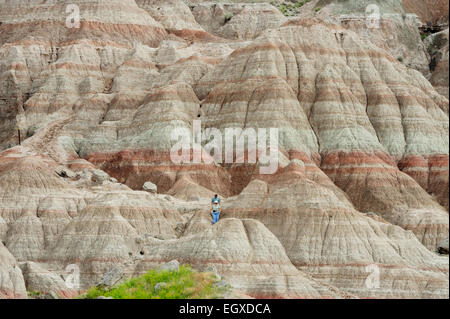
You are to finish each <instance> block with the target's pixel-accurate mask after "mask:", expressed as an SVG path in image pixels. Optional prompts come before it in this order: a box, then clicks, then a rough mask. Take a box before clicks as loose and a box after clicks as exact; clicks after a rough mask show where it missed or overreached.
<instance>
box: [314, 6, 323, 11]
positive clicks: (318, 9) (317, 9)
mask: <svg viewBox="0 0 450 319" xmlns="http://www.w3.org/2000/svg"><path fill="white" fill-rule="evenodd" d="M320 10H322V8H321V7H317V8H315V9H314V12H319V11H320Z"/></svg>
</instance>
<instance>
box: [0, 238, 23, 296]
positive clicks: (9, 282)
mask: <svg viewBox="0 0 450 319" xmlns="http://www.w3.org/2000/svg"><path fill="white" fill-rule="evenodd" d="M26 297H27V291H26V288H25V281H24V279H23V276H22V272H21V271H20V268H19V265H18V264H17V262H16V260H15V259H14V257H13V256H12V255H11V254H10V252H9V251H8V250H7V249H6V248H5V246H4V245H3V243H1V242H0V299H5V298H26Z"/></svg>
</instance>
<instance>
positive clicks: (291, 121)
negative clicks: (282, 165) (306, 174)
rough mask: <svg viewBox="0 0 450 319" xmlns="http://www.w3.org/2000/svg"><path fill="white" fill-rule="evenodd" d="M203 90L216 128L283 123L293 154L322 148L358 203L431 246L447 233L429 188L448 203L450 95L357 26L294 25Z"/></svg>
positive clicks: (226, 65)
mask: <svg viewBox="0 0 450 319" xmlns="http://www.w3.org/2000/svg"><path fill="white" fill-rule="evenodd" d="M317 35H320V37H318V36H317ZM319 39H320V40H319ZM311 43H314V45H313V46H311ZM312 48H314V49H312ZM319 56H320V57H321V58H319ZM324 56H327V59H328V60H327V61H329V62H328V63H324V61H323V57H324ZM321 59H322V60H321ZM311 60H312V61H317V62H316V63H313V64H312V63H310V61H311ZM319 61H320V62H319ZM231 65H233V68H231V67H230V66H231ZM248 65H251V66H252V67H251V68H249V67H248ZM196 92H197V94H198V95H199V96H200V97H201V98H203V97H205V101H204V102H203V110H204V112H205V116H204V117H203V120H204V125H205V126H206V127H218V128H221V129H223V128H225V127H235V126H237V127H244V128H245V127H258V126H262V127H267V128H270V127H277V128H279V129H280V147H283V148H284V150H285V151H286V152H288V153H289V152H291V154H294V153H299V154H303V155H304V156H307V157H309V160H310V161H315V160H316V159H317V158H318V155H319V154H320V156H321V158H322V160H321V162H319V163H316V164H317V165H320V168H321V169H322V170H323V171H324V172H325V173H326V174H327V175H328V176H329V177H330V178H331V180H333V181H334V182H335V184H336V185H338V186H339V187H340V188H341V189H343V190H344V191H346V192H347V194H348V195H349V196H350V198H351V200H352V203H353V204H354V205H355V206H356V208H357V209H358V210H360V211H366V212H367V211H368V210H369V207H372V208H373V209H374V210H376V212H377V213H379V214H381V215H383V216H384V217H386V219H387V220H388V221H389V222H392V223H395V224H397V225H401V226H402V227H405V228H407V229H413V230H414V231H415V232H416V234H417V235H418V236H419V238H420V239H421V240H422V241H423V242H424V244H426V245H427V246H428V247H430V248H432V247H435V246H436V244H437V242H438V241H439V240H441V239H442V238H443V236H444V235H445V234H446V233H447V231H448V221H447V219H448V214H447V212H445V210H444V209H443V208H442V207H441V206H439V205H438V204H436V203H435V202H434V201H433V199H432V198H431V196H429V195H428V194H427V193H426V192H425V191H424V189H423V188H425V189H426V190H429V191H430V193H433V192H436V193H437V194H436V195H437V196H438V198H439V199H440V201H441V203H442V204H444V205H445V201H446V200H445V198H446V197H445V195H446V194H448V140H447V134H448V133H447V130H448V111H447V110H448V100H447V99H445V98H444V97H442V96H440V95H439V94H438V93H437V92H435V91H434V89H433V88H432V86H431V85H430V84H429V83H428V82H427V81H426V79H425V78H424V77H423V76H422V75H421V74H420V73H419V72H417V71H413V70H411V69H407V68H405V67H404V66H403V65H402V64H400V63H398V62H397V61H395V59H393V58H392V57H391V56H389V55H387V54H386V52H385V51H381V50H379V49H378V48H377V47H376V46H374V45H372V44H371V43H368V42H361V41H359V39H358V38H357V37H356V35H355V34H354V33H353V32H349V31H346V30H344V29H342V28H339V27H336V26H334V25H331V24H329V25H327V24H322V23H318V21H314V20H309V21H296V22H290V23H287V24H286V25H284V26H283V27H282V28H280V29H277V30H272V31H270V32H267V33H265V34H264V35H263V36H261V37H259V38H258V39H257V40H255V41H254V43H253V44H251V45H250V46H248V47H246V48H243V49H239V50H235V51H234V52H233V54H232V55H231V56H230V58H229V59H227V60H225V61H224V62H222V63H221V64H219V65H218V66H217V67H216V68H215V69H214V70H213V71H212V72H210V73H208V74H207V75H206V76H205V77H203V78H202V79H201V81H200V82H199V83H198V84H197V86H196ZM281 101H282V102H281ZM274 106H277V107H274ZM284 107H287V108H288V109H289V110H291V111H287V109H284ZM294 110H295V111H294ZM290 112H291V113H290ZM425 118H426V119H427V120H425ZM386 119H389V120H388V121H387V120H386ZM421 119H423V120H421ZM298 141H301V142H300V143H299V142H298ZM294 156H295V155H291V158H293V157H294ZM417 157H419V158H430V159H432V160H430V161H429V162H428V163H429V165H428V170H427V171H425V172H424V173H425V174H426V175H425V176H426V177H427V180H426V181H427V183H426V185H423V188H422V187H420V185H419V184H420V183H421V181H420V179H419V178H418V177H417V175H415V174H414V173H413V172H414V171H415V170H416V171H417V170H421V166H419V165H420V164H415V163H416V162H415V161H414V160H413V159H415V158H417ZM434 158H438V159H439V160H433V159H434ZM399 163H400V164H401V166H400V167H401V168H402V170H404V171H405V172H406V173H408V174H410V175H411V176H412V177H415V178H416V180H417V182H419V184H418V183H417V182H416V181H415V180H413V179H412V178H411V177H409V176H408V175H406V174H405V173H403V172H401V171H400V170H399V169H398V167H397V164H399ZM416 165H417V166H416ZM421 185H422V184H421ZM411 216H422V217H415V218H412V217H411ZM425 216H429V217H427V218H425ZM411 218H412V220H411ZM422 219H424V220H434V221H435V222H432V223H430V224H428V222H425V224H423V221H422ZM427 224H428V226H426V225H427ZM425 233H427V236H424V234H425Z"/></svg>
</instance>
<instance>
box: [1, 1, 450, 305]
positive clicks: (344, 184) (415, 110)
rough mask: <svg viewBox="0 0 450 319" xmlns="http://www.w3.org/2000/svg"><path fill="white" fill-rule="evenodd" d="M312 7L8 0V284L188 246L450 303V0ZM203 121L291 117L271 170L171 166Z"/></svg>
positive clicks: (189, 255)
mask: <svg viewBox="0 0 450 319" xmlns="http://www.w3.org/2000/svg"><path fill="white" fill-rule="evenodd" d="M256 2H258V3H256ZM294 2H295V1H294ZM298 2H299V3H298V4H296V3H292V2H289V3H288V2H282V1H278V2H277V1H273V2H272V3H269V1H243V0H241V1H235V2H233V1H227V2H225V1H214V2H207V1H194V0H192V1H183V0H164V1H163V0H58V1H57V0H0V151H1V153H0V298H27V291H33V292H36V291H39V292H42V293H51V292H53V293H56V294H58V295H59V296H61V297H74V296H76V295H77V294H78V293H79V291H76V290H75V289H73V288H71V287H70V286H68V285H66V284H65V280H66V279H67V278H68V275H69V273H68V272H67V271H66V267H67V266H69V265H77V266H78V267H79V269H80V277H79V278H80V287H79V289H80V290H85V289H87V288H89V287H91V286H95V285H96V284H97V283H98V282H99V281H100V280H101V279H102V278H103V277H104V275H105V273H108V272H110V271H111V270H113V273H114V272H115V273H117V272H119V273H121V274H122V276H123V277H129V276H137V275H140V274H143V273H145V272H146V271H148V269H150V268H155V267H158V266H160V265H162V264H164V263H167V262H169V261H171V260H174V259H176V260H178V261H179V262H180V263H185V264H190V265H192V266H193V267H194V268H195V269H198V270H201V271H205V270H210V269H215V271H217V272H218V273H219V274H220V276H221V277H222V278H223V279H224V280H225V281H226V282H228V283H229V284H231V285H232V287H233V289H234V291H235V292H236V293H238V294H239V295H240V296H247V297H254V298H448V297H449V277H448V270H449V259H448V255H446V254H445V252H447V254H448V235H449V215H448V208H449V202H448V195H449V171H448V163H449V156H448V154H449V133H448V124H449V117H448V110H449V100H448V86H449V84H448V56H449V53H448V1H415V0H403V1H401V0H389V1H376V0H373V1H350V0H347V1H342V0H340V1H338V0H312V1H298ZM369 4H376V5H378V9H379V11H380V14H381V18H380V19H379V20H378V21H377V22H378V23H379V25H378V28H376V27H371V28H368V26H367V24H366V22H367V20H366V14H365V12H366V7H367V6H368V5H369ZM70 5H76V6H77V7H78V8H79V12H80V27H79V28H68V27H67V25H66V20H67V19H68V17H69V15H70V14H72V11H70V10H69V11H66V9H67V8H68V6H70ZM71 8H73V6H71ZM197 119H200V120H201V121H202V127H203V128H204V129H206V128H218V129H220V130H224V129H225V128H230V127H237V128H278V129H279V152H278V158H279V166H278V170H277V172H276V173H275V174H272V175H261V174H260V172H259V167H260V163H257V164H220V163H212V164H206V163H202V164H182V165H178V164H175V163H173V162H172V161H171V159H170V150H171V147H172V145H173V144H174V141H173V140H171V138H170V137H171V132H172V130H173V129H181V128H187V129H189V130H192V125H193V121H194V120H197ZM18 128H20V133H21V145H19V143H18V130H17V129H18ZM147 182H150V183H153V184H155V185H156V186H157V192H156V193H155V192H152V191H148V190H149V189H150V190H151V189H152V188H151V187H150V188H148V187H147V186H146V187H145V188H144V187H143V185H144V184H145V183H147ZM147 185H150V186H151V184H147ZM146 190H147V191H146ZM215 193H218V194H219V195H220V196H221V197H222V209H223V214H222V217H221V220H220V221H219V223H218V224H216V225H212V224H211V218H210V216H209V205H210V198H211V197H212V196H213V195H214V194H215ZM445 246H446V247H445ZM117 269H119V270H117ZM110 273H111V272H110ZM377 274H379V285H377V284H376V280H375V281H371V280H370V279H371V278H373V276H374V275H375V276H376V275H377ZM371 276H372V277H371ZM374 283H375V284H374Z"/></svg>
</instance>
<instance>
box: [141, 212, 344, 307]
mask: <svg viewBox="0 0 450 319" xmlns="http://www.w3.org/2000/svg"><path fill="white" fill-rule="evenodd" d="M203 218H204V217H203ZM197 223H198V221H197ZM144 247H145V248H144V252H145V255H144V258H143V260H142V261H141V263H140V264H139V265H138V269H142V271H144V270H145V269H147V268H148V267H150V266H152V265H155V264H158V263H162V262H164V261H168V260H172V259H173V258H175V257H176V258H177V260H179V261H180V262H184V263H188V264H192V265H194V266H195V267H199V268H205V267H206V265H208V266H214V267H215V268H216V269H217V271H218V273H219V274H221V275H222V276H225V277H226V278H227V281H229V282H230V283H231V284H232V286H233V287H234V288H235V289H238V290H240V291H241V292H243V293H244V294H247V295H250V296H252V297H258V298H273V297H276V298H280V297H281V298H318V297H342V296H345V295H346V294H344V293H342V294H341V295H339V292H338V293H335V292H333V291H332V290H331V289H330V288H327V287H326V286H322V285H320V284H319V283H317V282H315V281H314V280H313V279H310V278H308V277H307V276H305V275H303V274H302V273H301V272H299V271H298V270H297V269H296V268H295V267H294V266H293V265H292V264H291V262H290V261H289V258H288V257H287V256H286V254H285V253H284V248H283V246H282V245H281V244H280V243H279V242H278V240H277V238H276V237H275V236H274V235H273V234H272V233H271V232H270V231H268V230H267V229H266V228H265V227H264V225H263V224H261V223H260V222H258V221H255V220H251V219H249V220H247V219H243V220H238V219H226V220H223V221H222V222H219V223H218V224H217V225H215V226H214V227H208V228H207V229H205V230H203V231H200V232H196V233H190V232H187V233H185V234H184V236H183V237H182V238H180V239H178V240H170V241H158V240H152V241H148V242H146V243H145V246H144Z"/></svg>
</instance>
